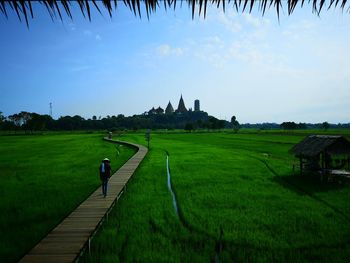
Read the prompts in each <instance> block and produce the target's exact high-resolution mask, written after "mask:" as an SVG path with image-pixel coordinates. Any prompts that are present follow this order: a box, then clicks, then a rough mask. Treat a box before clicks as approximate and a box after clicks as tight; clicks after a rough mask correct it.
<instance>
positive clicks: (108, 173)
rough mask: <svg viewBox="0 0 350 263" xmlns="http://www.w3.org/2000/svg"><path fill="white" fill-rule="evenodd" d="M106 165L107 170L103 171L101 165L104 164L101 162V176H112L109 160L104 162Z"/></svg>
mask: <svg viewBox="0 0 350 263" xmlns="http://www.w3.org/2000/svg"><path fill="white" fill-rule="evenodd" d="M104 165H105V172H104V173H103V172H101V167H102V164H100V177H101V179H102V178H109V177H111V165H110V164H109V162H104Z"/></svg>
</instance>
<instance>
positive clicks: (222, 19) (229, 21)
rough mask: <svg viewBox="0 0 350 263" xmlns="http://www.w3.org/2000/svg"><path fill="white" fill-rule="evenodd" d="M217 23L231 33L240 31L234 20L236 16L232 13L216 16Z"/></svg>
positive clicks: (239, 26) (238, 24) (240, 27)
mask: <svg viewBox="0 0 350 263" xmlns="http://www.w3.org/2000/svg"><path fill="white" fill-rule="evenodd" d="M217 21H218V22H219V23H221V24H223V25H224V26H225V27H226V29H228V30H230V31H231V32H239V31H240V30H241V29H242V26H241V24H240V23H239V22H238V21H237V20H236V14H235V13H232V12H231V13H229V12H228V13H227V14H225V13H223V12H220V13H219V14H218V15H217Z"/></svg>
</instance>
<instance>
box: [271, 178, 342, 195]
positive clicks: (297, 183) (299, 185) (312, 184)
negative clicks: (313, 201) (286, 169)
mask: <svg viewBox="0 0 350 263" xmlns="http://www.w3.org/2000/svg"><path fill="white" fill-rule="evenodd" d="M272 180H273V181H274V182H277V183H278V184H280V185H281V186H283V187H285V188H288V189H289V190H292V191H294V192H296V193H298V194H308V195H310V194H311V195H313V194H315V193H319V192H329V191H337V190H341V189H343V188H347V187H349V183H346V182H341V183H340V182H321V180H320V178H319V177H318V176H315V175H302V176H300V175H284V176H281V175H275V177H273V179H272Z"/></svg>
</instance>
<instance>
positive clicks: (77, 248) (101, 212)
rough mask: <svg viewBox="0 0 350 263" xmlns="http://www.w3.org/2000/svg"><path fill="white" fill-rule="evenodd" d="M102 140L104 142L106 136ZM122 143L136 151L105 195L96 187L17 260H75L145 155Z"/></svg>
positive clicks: (36, 262)
mask: <svg viewBox="0 0 350 263" xmlns="http://www.w3.org/2000/svg"><path fill="white" fill-rule="evenodd" d="M105 140H107V141H108V139H106V138H105ZM123 144H129V145H132V146H134V147H137V148H138V152H137V153H136V154H135V155H134V156H133V157H131V158H130V159H129V160H128V161H127V162H126V163H125V164H124V165H123V166H122V167H121V168H120V169H119V170H118V171H117V172H116V173H115V174H114V175H113V176H112V177H111V179H110V181H109V185H108V194H107V197H106V198H104V197H103V196H102V194H101V192H102V189H101V187H99V188H98V189H97V190H96V191H95V192H93V193H92V194H91V195H90V196H89V197H88V198H87V199H86V200H85V201H84V202H83V203H81V204H80V205H79V206H78V207H77V208H76V209H75V210H74V211H73V212H72V213H71V214H70V215H68V216H67V217H66V218H65V219H64V220H63V221H62V222H61V223H60V224H59V225H58V226H56V227H55V228H54V229H53V230H52V231H51V232H50V233H49V234H48V235H47V236H46V237H45V238H43V239H42V240H41V241H40V242H39V243H38V244H37V245H36V246H35V247H34V248H33V249H32V250H31V251H29V253H28V254H27V255H25V256H24V257H23V258H22V259H21V260H20V261H19V262H21V263H23V262H24V263H42V262H45V263H46V262H50V263H67V262H74V261H75V260H76V259H77V256H78V255H80V252H81V250H82V249H83V248H84V246H85V245H86V243H87V242H88V240H89V238H90V236H91V235H92V234H93V233H94V231H95V230H96V228H97V226H98V225H99V224H100V223H101V221H102V219H103V217H104V216H105V215H106V213H107V212H108V210H109V209H110V208H111V206H112V204H113V203H114V202H115V201H117V198H118V196H119V194H120V193H121V192H122V191H123V189H124V187H125V185H126V183H127V182H128V180H129V179H130V178H131V176H132V174H133V173H134V172H135V170H136V169H137V167H138V166H139V164H140V162H141V161H142V160H143V158H144V157H145V156H146V154H147V151H148V150H147V148H145V147H144V146H141V145H137V144H132V143H125V142H123Z"/></svg>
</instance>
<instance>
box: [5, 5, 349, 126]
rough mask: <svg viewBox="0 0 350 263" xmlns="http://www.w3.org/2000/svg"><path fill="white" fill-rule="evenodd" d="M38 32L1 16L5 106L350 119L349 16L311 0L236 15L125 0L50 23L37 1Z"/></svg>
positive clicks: (85, 112) (245, 118)
mask: <svg viewBox="0 0 350 263" xmlns="http://www.w3.org/2000/svg"><path fill="white" fill-rule="evenodd" d="M34 8H35V10H34V11H35V14H36V15H35V18H34V20H31V21H30V28H29V29H27V27H26V25H25V23H20V22H19V21H18V19H17V18H16V17H15V16H14V14H13V15H11V17H10V18H9V20H6V19H5V18H4V17H2V16H1V17H0V32H1V41H0V52H1V59H0V111H2V112H3V113H4V114H5V115H6V116H8V115H10V114H13V113H16V112H19V111H30V112H37V113H41V114H47V113H48V112H49V103H50V102H52V103H53V115H54V118H58V117H60V116H64V115H75V114H78V115H81V116H83V117H85V118H91V117H92V116H93V115H97V116H106V115H117V114H124V115H133V114H140V113H142V112H144V111H146V110H149V109H150V108H151V107H153V106H156V107H158V106H161V107H162V108H165V107H166V105H167V103H168V101H169V100H170V101H171V103H172V104H173V106H174V108H175V107H177V104H178V101H179V98H180V95H181V94H182V95H183V98H184V100H185V104H186V106H187V107H192V108H193V101H194V100H195V99H199V100H200V102H201V108H202V110H205V111H207V112H208V113H209V114H211V115H214V116H216V117H218V118H223V119H227V120H229V119H230V118H231V116H232V115H236V116H237V119H238V120H239V121H240V122H241V123H246V122H251V123H255V122H278V123H280V122H283V121H289V120H290V121H296V122H323V121H329V122H332V123H338V122H350V107H349V102H350V86H349V85H350V45H349V43H350V35H349V32H350V15H349V14H348V13H344V14H343V13H342V12H341V11H340V10H333V9H331V10H329V11H326V10H324V11H323V12H322V13H321V15H320V17H318V16H317V15H315V14H312V12H311V7H310V6H306V7H305V8H303V9H297V10H296V11H295V12H294V13H293V15H292V16H287V15H283V14H282V15H281V17H280V21H278V18H277V16H276V14H275V10H270V11H269V12H268V13H267V14H266V15H265V16H264V17H262V16H261V14H260V13H258V12H256V11H255V10H254V11H253V12H252V14H248V13H247V14H240V13H239V14H238V13H236V12H235V10H234V9H233V8H228V9H227V10H226V12H225V13H223V12H222V11H221V10H219V9H216V8H209V9H208V11H207V12H208V13H207V17H206V19H203V18H202V17H198V16H196V17H195V19H193V20H192V17H191V10H189V9H188V8H187V6H186V5H184V6H183V7H182V8H177V9H176V11H173V10H168V11H167V12H165V11H164V10H162V9H160V10H158V11H159V12H157V13H156V14H152V15H151V16H150V19H149V20H148V19H147V17H146V15H145V13H144V16H143V18H142V19H139V18H138V17H135V16H134V15H133V13H131V12H130V11H129V10H128V9H127V8H125V7H124V6H123V4H120V5H119V7H118V9H117V11H116V12H115V13H114V15H113V18H112V19H110V18H109V16H108V15H107V14H105V15H104V16H103V17H102V16H100V15H98V14H96V13H95V14H93V17H92V22H89V20H87V19H84V18H83V17H82V15H81V14H80V11H79V10H78V8H77V6H75V10H74V12H73V13H74V14H73V15H74V20H73V21H72V20H70V19H64V22H63V23H62V22H61V21H60V20H55V21H53V22H52V21H51V19H50V17H49V15H48V14H47V13H46V11H45V10H44V9H43V8H42V7H40V6H38V5H36V6H35V7H34Z"/></svg>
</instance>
